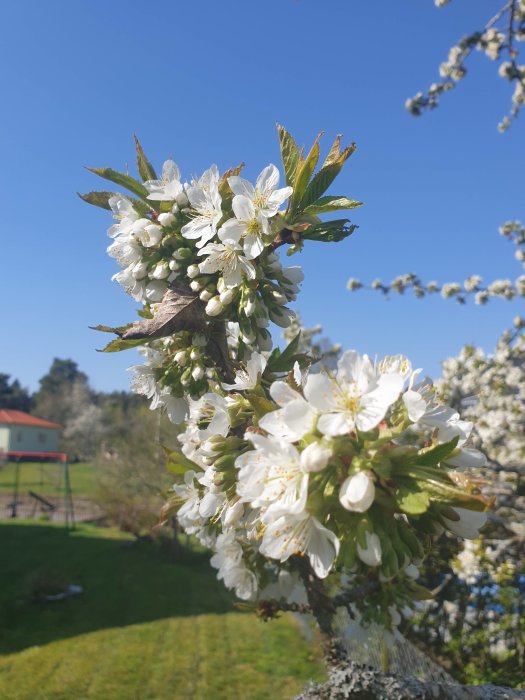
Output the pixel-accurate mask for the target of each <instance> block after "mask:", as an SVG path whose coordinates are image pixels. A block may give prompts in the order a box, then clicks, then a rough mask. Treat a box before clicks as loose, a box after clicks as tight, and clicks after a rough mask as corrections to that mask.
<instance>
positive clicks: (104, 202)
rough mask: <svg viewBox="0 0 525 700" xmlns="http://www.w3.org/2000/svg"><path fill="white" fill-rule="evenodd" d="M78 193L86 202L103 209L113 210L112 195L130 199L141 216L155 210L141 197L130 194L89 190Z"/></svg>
mask: <svg viewBox="0 0 525 700" xmlns="http://www.w3.org/2000/svg"><path fill="white" fill-rule="evenodd" d="M77 194H78V196H79V197H80V199H83V200H84V202H87V203H88V204H93V205H94V206H96V207H101V208H102V209H108V210H109V211H111V207H110V206H109V200H110V198H111V197H126V199H129V201H130V202H131V203H132V204H133V208H134V209H135V211H136V212H137V213H138V214H140V215H141V216H147V215H148V214H151V212H152V211H153V208H152V207H150V206H149V205H147V204H146V203H145V202H141V201H140V200H139V199H135V197H130V196H129V195H128V194H126V195H121V194H119V193H118V192H88V193H87V194H80V192H77Z"/></svg>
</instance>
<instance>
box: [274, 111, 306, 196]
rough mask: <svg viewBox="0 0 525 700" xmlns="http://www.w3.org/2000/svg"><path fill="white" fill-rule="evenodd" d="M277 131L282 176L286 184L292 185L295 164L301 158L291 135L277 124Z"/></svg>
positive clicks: (295, 168)
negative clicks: (282, 169) (282, 170)
mask: <svg viewBox="0 0 525 700" xmlns="http://www.w3.org/2000/svg"><path fill="white" fill-rule="evenodd" d="M277 133H278V134H279V142H280V144H281V158H282V160H283V168H284V176H285V178H286V184H287V185H291V186H292V187H293V184H294V181H295V173H296V170H297V165H298V164H299V162H300V160H301V152H300V150H299V146H298V145H297V144H296V143H295V141H294V139H293V137H292V136H291V135H290V134H289V133H288V132H287V131H286V129H285V128H284V126H281V125H280V124H277Z"/></svg>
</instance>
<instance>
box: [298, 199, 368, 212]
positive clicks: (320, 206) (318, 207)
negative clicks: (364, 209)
mask: <svg viewBox="0 0 525 700" xmlns="http://www.w3.org/2000/svg"><path fill="white" fill-rule="evenodd" d="M362 205H363V203H362V202H358V201H357V200H356V199H348V197H320V198H319V199H318V200H317V201H315V202H314V203H313V204H310V205H309V206H308V207H306V209H305V210H304V213H305V214H310V215H312V216H316V215H317V214H330V213H331V212H333V211H339V210H341V209H355V208H356V207H361V206H362Z"/></svg>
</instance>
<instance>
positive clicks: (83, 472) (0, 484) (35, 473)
mask: <svg viewBox="0 0 525 700" xmlns="http://www.w3.org/2000/svg"><path fill="white" fill-rule="evenodd" d="M62 470H63V465H62V464H56V463H52V462H48V463H45V464H39V463H37V462H21V463H20V471H19V492H20V493H27V491H35V492H36V493H38V494H41V495H43V496H46V495H55V494H57V493H60V490H61V489H63V488H64V483H63V478H62V474H63V471H62ZM15 471H16V465H15V463H14V462H7V463H6V464H5V465H4V466H2V467H1V468H0V492H9V493H12V491H13V488H14V483H15ZM69 478H70V480H71V488H72V489H73V496H75V495H77V496H90V495H91V494H92V493H93V491H94V490H95V486H96V474H95V471H94V469H93V466H92V465H91V464H89V463H82V462H79V463H78V464H70V465H69Z"/></svg>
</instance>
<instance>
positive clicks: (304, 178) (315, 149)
mask: <svg viewBox="0 0 525 700" xmlns="http://www.w3.org/2000/svg"><path fill="white" fill-rule="evenodd" d="M322 135H323V132H322V131H321V133H320V134H318V136H317V138H316V139H315V141H314V144H313V146H312V148H311V149H310V152H309V153H308V155H307V156H306V159H305V160H304V162H303V163H301V164H300V165H299V166H298V168H297V173H296V176H295V182H294V185H293V188H294V191H293V195H292V199H293V202H294V205H293V208H294V210H295V211H298V210H299V204H300V203H302V199H303V195H304V194H305V190H306V189H307V185H308V183H309V181H310V178H311V177H312V174H313V172H314V170H315V166H316V165H317V163H318V161H319V156H320V154H321V151H320V148H319V139H320V138H321V136H322ZM334 177H335V175H334ZM314 179H315V178H314ZM323 192H324V190H323ZM321 194H322V193H321ZM315 199H317V197H315ZM312 201H314V200H312Z"/></svg>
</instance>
